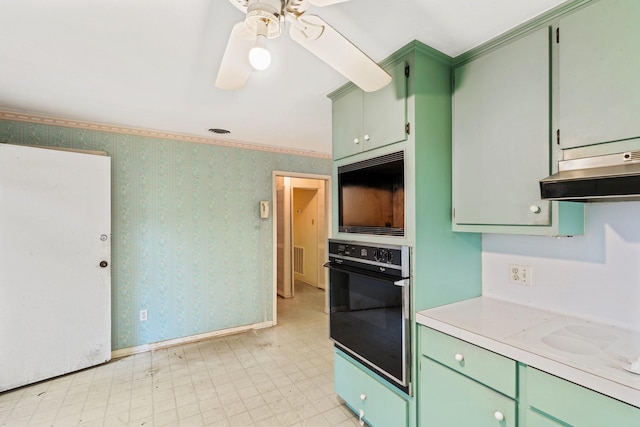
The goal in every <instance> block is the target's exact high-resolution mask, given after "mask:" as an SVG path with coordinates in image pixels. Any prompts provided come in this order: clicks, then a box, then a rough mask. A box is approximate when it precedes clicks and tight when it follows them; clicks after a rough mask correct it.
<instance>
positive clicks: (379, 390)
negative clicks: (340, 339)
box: [334, 351, 407, 427]
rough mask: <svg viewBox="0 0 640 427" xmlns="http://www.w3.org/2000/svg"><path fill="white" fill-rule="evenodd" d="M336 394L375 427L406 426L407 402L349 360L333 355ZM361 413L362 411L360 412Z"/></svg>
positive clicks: (336, 353)
mask: <svg viewBox="0 0 640 427" xmlns="http://www.w3.org/2000/svg"><path fill="white" fill-rule="evenodd" d="M334 356H335V357H334V370H335V387H336V393H337V394H338V395H339V396H340V397H341V398H342V399H344V400H345V402H347V405H349V406H350V407H351V409H352V410H354V411H355V412H356V414H362V413H363V414H364V415H363V419H364V420H365V421H366V422H367V424H368V425H370V426H372V427H386V426H398V427H401V426H406V425H407V401H406V400H404V399H403V398H402V397H400V396H399V395H398V394H397V393H395V392H394V391H392V390H391V389H389V388H387V386H385V385H384V384H383V383H381V382H380V381H378V380H377V379H376V378H374V377H373V376H371V375H369V374H368V373H367V372H366V371H364V370H363V369H362V368H360V367H359V366H358V365H356V364H355V362H352V361H351V360H349V359H347V356H344V355H343V353H341V352H338V351H336V352H335V355H334ZM360 411H362V412H360Z"/></svg>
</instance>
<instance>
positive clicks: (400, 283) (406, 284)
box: [393, 279, 410, 287]
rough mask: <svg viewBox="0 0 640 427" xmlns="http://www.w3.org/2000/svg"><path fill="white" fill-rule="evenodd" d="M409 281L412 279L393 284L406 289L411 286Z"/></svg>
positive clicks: (397, 281)
mask: <svg viewBox="0 0 640 427" xmlns="http://www.w3.org/2000/svg"><path fill="white" fill-rule="evenodd" d="M409 281H410V279H400V280H396V281H395V282H393V284H394V285H396V286H401V287H405V286H409Z"/></svg>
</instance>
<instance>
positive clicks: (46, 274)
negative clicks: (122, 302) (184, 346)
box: [0, 144, 111, 391]
mask: <svg viewBox="0 0 640 427" xmlns="http://www.w3.org/2000/svg"><path fill="white" fill-rule="evenodd" d="M110 171H111V159H110V158H109V157H106V156H100V155H93V154H83V153H74V152H66V151H57V150H48V149H42V148H32V147H23V146H15V145H8V144H0V391H3V390H7V389H11V388H15V387H19V386H21V385H24V384H29V383H32V382H36V381H40V380H43V379H46V378H51V377H54V376H57V375H61V374H64V373H67V372H72V371H76V370H78V369H82V368H86V367H89V366H93V365H96V364H99V363H103V362H105V361H108V360H109V359H110V358H111V272H110V268H111V265H110V264H111V259H110V254H111V195H110V194H111V182H110ZM101 263H102V265H101Z"/></svg>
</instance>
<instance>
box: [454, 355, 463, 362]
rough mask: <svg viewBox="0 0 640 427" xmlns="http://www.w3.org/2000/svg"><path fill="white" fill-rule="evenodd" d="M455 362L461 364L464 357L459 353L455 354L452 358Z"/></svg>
mask: <svg viewBox="0 0 640 427" xmlns="http://www.w3.org/2000/svg"><path fill="white" fill-rule="evenodd" d="M453 357H454V358H455V359H456V361H457V362H462V361H463V360H464V356H463V355H462V354H460V353H456V355H455V356H453Z"/></svg>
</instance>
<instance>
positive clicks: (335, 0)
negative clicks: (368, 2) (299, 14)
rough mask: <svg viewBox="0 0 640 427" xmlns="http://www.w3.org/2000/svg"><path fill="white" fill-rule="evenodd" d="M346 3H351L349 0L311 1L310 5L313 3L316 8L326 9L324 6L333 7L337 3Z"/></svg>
mask: <svg viewBox="0 0 640 427" xmlns="http://www.w3.org/2000/svg"><path fill="white" fill-rule="evenodd" d="M346 1H349V0H309V3H311V4H312V5H314V6H319V7H324V6H331V5H332V4H336V3H344V2H346Z"/></svg>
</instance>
